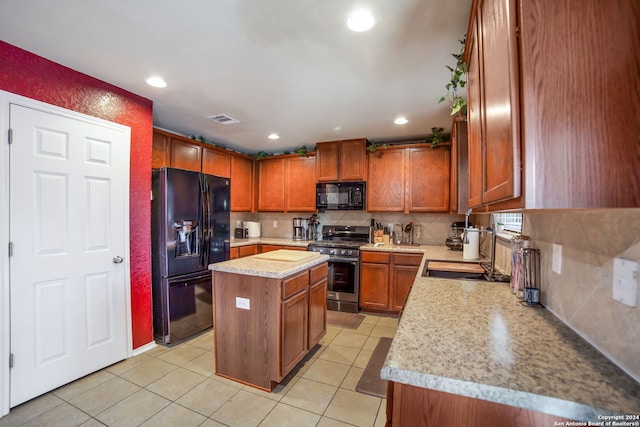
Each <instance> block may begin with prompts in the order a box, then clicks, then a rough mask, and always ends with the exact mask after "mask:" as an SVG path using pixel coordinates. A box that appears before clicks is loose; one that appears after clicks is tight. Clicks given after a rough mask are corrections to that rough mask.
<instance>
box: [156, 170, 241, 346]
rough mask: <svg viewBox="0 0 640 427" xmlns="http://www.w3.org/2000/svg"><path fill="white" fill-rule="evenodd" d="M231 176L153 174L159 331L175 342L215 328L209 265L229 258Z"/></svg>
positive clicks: (163, 339)
mask: <svg viewBox="0 0 640 427" xmlns="http://www.w3.org/2000/svg"><path fill="white" fill-rule="evenodd" d="M229 185H230V180H229V178H223V177H219V176H214V175H206V174H202V173H198V172H191V171H185V170H181V169H173V168H160V169H154V170H153V172H152V192H153V193H152V202H151V209H152V215H151V239H152V240H151V251H152V253H151V263H152V297H153V335H154V338H155V340H156V341H157V342H159V343H161V344H175V343H176V342H180V341H183V340H185V339H187V338H189V337H192V336H193V335H195V334H197V333H199V332H201V331H203V330H206V329H208V328H210V327H211V326H213V307H212V298H211V271H210V270H208V266H209V264H212V263H215V262H219V261H225V260H228V259H229V243H230V241H229V239H230V224H229V221H230V203H231V199H230V188H229Z"/></svg>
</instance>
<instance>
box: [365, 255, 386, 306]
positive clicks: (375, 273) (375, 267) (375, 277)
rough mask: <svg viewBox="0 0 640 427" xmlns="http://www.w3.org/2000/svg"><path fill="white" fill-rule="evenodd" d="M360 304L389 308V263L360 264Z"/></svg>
mask: <svg viewBox="0 0 640 427" xmlns="http://www.w3.org/2000/svg"><path fill="white" fill-rule="evenodd" d="M360 306H361V307H362V308H374V309H379V310H386V309H388V308H389V264H369V263H361V264H360Z"/></svg>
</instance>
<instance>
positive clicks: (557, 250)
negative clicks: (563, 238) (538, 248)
mask: <svg viewBox="0 0 640 427" xmlns="http://www.w3.org/2000/svg"><path fill="white" fill-rule="evenodd" d="M551 271H553V272H554V273H556V274H562V245H559V244H557V243H554V244H553V257H552V259H551Z"/></svg>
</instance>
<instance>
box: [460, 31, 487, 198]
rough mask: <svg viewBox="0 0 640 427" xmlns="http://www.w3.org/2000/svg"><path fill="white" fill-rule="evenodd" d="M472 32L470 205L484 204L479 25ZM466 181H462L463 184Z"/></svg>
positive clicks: (468, 85)
mask: <svg viewBox="0 0 640 427" xmlns="http://www.w3.org/2000/svg"><path fill="white" fill-rule="evenodd" d="M473 29H474V31H473V32H472V33H471V35H470V36H469V37H470V40H469V44H468V45H467V46H468V47H469V49H470V51H469V52H468V60H467V61H468V65H467V97H468V98H469V99H468V102H467V117H468V132H469V141H468V150H467V154H468V157H467V165H468V168H467V193H468V194H467V197H468V198H467V201H468V207H470V208H475V207H478V206H481V205H482V187H483V181H482V180H483V175H482V168H483V161H482V145H483V144H482V138H483V134H482V102H481V100H480V88H481V84H480V82H481V78H480V61H479V57H478V55H479V54H478V36H479V33H478V27H477V25H474V27H473ZM464 184H465V183H463V182H461V185H464Z"/></svg>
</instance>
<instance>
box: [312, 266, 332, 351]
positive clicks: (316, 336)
mask: <svg viewBox="0 0 640 427" xmlns="http://www.w3.org/2000/svg"><path fill="white" fill-rule="evenodd" d="M326 332H327V278H326V277H325V278H324V279H322V280H320V281H319V282H318V283H316V284H314V285H312V286H311V287H310V288H309V343H308V345H307V348H309V349H310V348H312V347H313V346H314V345H316V344H318V342H320V339H321V338H322V337H323V336H324V335H325V333H326Z"/></svg>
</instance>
